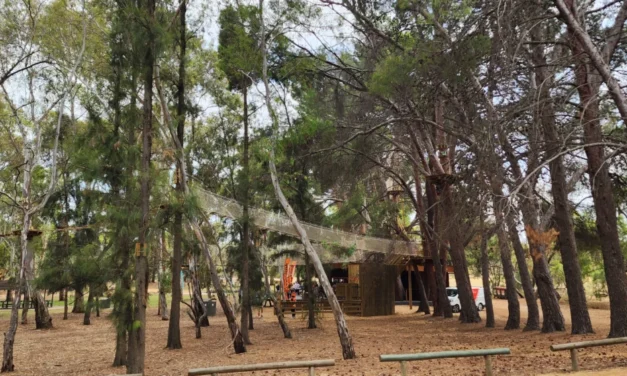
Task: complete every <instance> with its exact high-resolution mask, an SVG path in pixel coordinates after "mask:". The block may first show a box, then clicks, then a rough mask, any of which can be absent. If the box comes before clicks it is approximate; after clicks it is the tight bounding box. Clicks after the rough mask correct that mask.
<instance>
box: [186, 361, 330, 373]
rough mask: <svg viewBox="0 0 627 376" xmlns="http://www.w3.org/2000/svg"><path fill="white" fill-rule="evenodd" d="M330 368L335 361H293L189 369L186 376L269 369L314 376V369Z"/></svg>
mask: <svg viewBox="0 0 627 376" xmlns="http://www.w3.org/2000/svg"><path fill="white" fill-rule="evenodd" d="M332 366H335V360H333V359H322V360H299V361H293V362H279V363H258V364H240V365H234V366H217V367H209V368H196V369H190V370H189V371H188V372H187V375H188V376H197V375H211V376H215V375H217V374H220V373H237V372H251V371H264V370H269V369H290V368H307V369H309V376H315V374H316V373H315V368H316V367H332Z"/></svg>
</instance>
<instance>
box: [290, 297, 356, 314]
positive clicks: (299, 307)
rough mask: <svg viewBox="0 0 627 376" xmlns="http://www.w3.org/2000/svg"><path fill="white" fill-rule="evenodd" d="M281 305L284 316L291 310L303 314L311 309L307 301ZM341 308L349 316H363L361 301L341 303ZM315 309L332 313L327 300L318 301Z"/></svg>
mask: <svg viewBox="0 0 627 376" xmlns="http://www.w3.org/2000/svg"><path fill="white" fill-rule="evenodd" d="M280 304H281V310H282V311H283V313H284V314H289V313H290V312H291V310H294V313H299V314H301V313H304V312H307V310H308V307H309V306H308V302H307V301H305V300H297V301H295V302H292V301H288V300H283V301H281V303H280ZM340 306H341V307H342V311H343V312H344V313H345V314H347V315H349V316H361V300H352V301H340ZM315 309H316V311H318V312H322V313H329V312H332V311H331V306H330V305H329V302H327V301H326V300H322V301H316V308H315Z"/></svg>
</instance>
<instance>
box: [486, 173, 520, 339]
mask: <svg viewBox="0 0 627 376" xmlns="http://www.w3.org/2000/svg"><path fill="white" fill-rule="evenodd" d="M491 185H492V190H493V192H494V196H493V197H494V200H493V201H494V205H493V207H494V217H495V220H496V225H497V226H498V228H497V230H496V236H497V239H498V244H499V253H500V256H501V264H502V265H503V276H504V277H505V294H506V296H507V311H508V317H507V323H506V324H505V330H512V329H518V328H520V303H519V302H518V292H517V291H516V277H515V276H514V265H513V264H512V252H511V250H510V248H509V242H508V239H507V233H506V231H505V217H504V214H503V211H504V207H505V202H504V200H503V199H502V197H503V189H502V184H501V182H500V181H498V180H497V179H492V183H491ZM484 291H485V290H484Z"/></svg>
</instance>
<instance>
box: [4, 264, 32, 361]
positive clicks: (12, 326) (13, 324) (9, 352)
mask: <svg viewBox="0 0 627 376" xmlns="http://www.w3.org/2000/svg"><path fill="white" fill-rule="evenodd" d="M22 269H23V268H22ZM25 289H26V283H25V281H24V278H23V273H20V278H19V280H18V290H17V292H16V293H15V300H14V301H13V307H11V318H10V319H9V329H8V330H7V332H6V333H5V335H4V348H3V351H2V369H1V370H0V372H13V371H14V370H15V365H14V364H13V343H14V342H15V333H16V332H17V321H18V320H17V318H18V315H19V308H18V307H19V305H20V301H21V294H20V290H25Z"/></svg>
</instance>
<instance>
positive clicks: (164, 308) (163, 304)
mask: <svg viewBox="0 0 627 376" xmlns="http://www.w3.org/2000/svg"><path fill="white" fill-rule="evenodd" d="M160 243H161V244H160V245H161V246H160V247H159V251H158V252H157V280H158V284H159V285H158V286H159V309H158V313H157V315H159V316H161V320H164V321H167V320H169V319H170V315H169V314H168V302H167V300H166V297H165V286H163V253H164V252H165V247H166V239H165V229H163V230H161V238H160ZM168 330H169V328H168Z"/></svg>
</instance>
